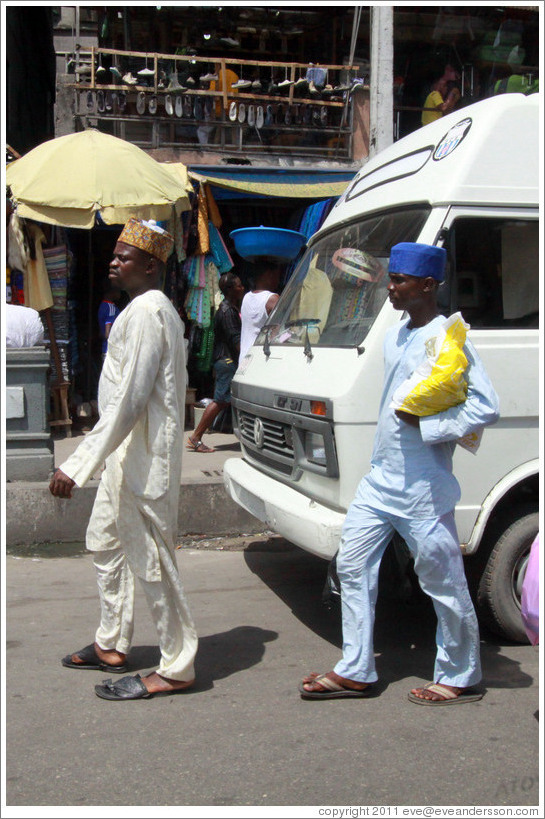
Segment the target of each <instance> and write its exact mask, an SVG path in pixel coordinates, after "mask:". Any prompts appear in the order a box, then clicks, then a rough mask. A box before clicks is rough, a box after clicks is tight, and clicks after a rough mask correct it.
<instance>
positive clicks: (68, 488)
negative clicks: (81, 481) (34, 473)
mask: <svg viewBox="0 0 545 819" xmlns="http://www.w3.org/2000/svg"><path fill="white" fill-rule="evenodd" d="M75 485H76V483H75V481H73V480H72V478H69V477H68V475H65V474H64V472H62V471H61V470H60V469H57V471H56V472H55V474H54V475H53V477H52V478H51V483H50V484H49V491H50V492H51V494H52V495H54V496H55V497H56V498H71V497H72V488H73V487H74V486H75Z"/></svg>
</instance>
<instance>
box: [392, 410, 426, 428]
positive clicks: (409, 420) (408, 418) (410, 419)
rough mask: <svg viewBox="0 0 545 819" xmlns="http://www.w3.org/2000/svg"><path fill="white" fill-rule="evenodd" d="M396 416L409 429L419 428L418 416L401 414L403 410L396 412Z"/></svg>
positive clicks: (407, 413) (408, 413) (406, 413)
mask: <svg viewBox="0 0 545 819" xmlns="http://www.w3.org/2000/svg"><path fill="white" fill-rule="evenodd" d="M396 415H397V417H398V418H400V419H401V420H402V421H405V423H406V424H409V426H410V427H420V418H419V417H418V415H411V414H410V412H403V410H396Z"/></svg>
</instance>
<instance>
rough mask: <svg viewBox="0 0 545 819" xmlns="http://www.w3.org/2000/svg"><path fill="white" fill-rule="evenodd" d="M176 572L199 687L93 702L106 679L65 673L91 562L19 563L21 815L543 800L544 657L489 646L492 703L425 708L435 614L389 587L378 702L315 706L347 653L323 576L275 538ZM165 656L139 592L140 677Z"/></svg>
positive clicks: (15, 588) (82, 639) (136, 663)
mask: <svg viewBox="0 0 545 819" xmlns="http://www.w3.org/2000/svg"><path fill="white" fill-rule="evenodd" d="M218 545H219V546H221V541H218ZM62 548H63V547H61V550H57V553H59V552H61V553H62ZM178 560H179V565H180V568H181V571H182V573H183V577H184V578H185V582H186V587H187V590H188V596H189V601H190V605H191V608H192V610H193V614H194V617H195V620H196V623H197V627H198V631H199V634H200V638H201V640H200V649H199V655H198V662H197V673H198V683H197V685H196V687H195V689H194V690H193V691H192V692H188V693H186V694H182V695H176V696H173V697H164V698H158V699H157V698H156V699H151V700H141V701H138V702H119V703H117V702H115V703H112V702H106V701H104V700H101V699H98V698H97V697H96V696H95V694H94V691H93V686H94V684H95V683H96V682H99V681H101V680H102V679H103V678H104V677H105V676H107V674H104V673H102V672H94V671H73V670H69V669H65V668H63V667H62V666H61V664H60V658H61V657H62V656H63V655H64V654H65V653H67V652H70V651H72V650H75V649H78V648H80V647H82V646H84V645H86V644H87V643H89V642H91V641H92V638H93V633H94V627H95V621H96V617H97V610H98V604H97V598H96V591H95V584H94V570H93V567H92V563H91V560H90V558H89V556H87V555H85V556H83V555H76V556H72V557H68V556H61V557H58V556H57V557H44V556H43V553H42V555H41V556H38V557H21V556H11V555H9V556H8V557H7V559H6V569H7V571H6V575H7V579H6V585H7V596H6V604H7V606H6V608H7V651H6V660H7V684H6V696H5V705H6V714H7V740H6V743H7V745H6V761H7V764H6V767H7V771H6V776H7V792H6V794H5V801H6V803H7V805H8V807H14V806H31V807H30V808H26V809H25V812H24V814H20V815H24V816H31V815H35V814H34V813H33V807H32V806H34V807H36V806H52V805H55V806H64V807H66V806H70V807H71V808H77V809H78V811H69V812H68V814H67V815H69V816H75V815H78V814H79V812H80V810H81V812H82V813H81V815H84V813H83V812H84V811H86V810H88V809H89V806H117V808H118V809H116V810H115V811H112V812H110V813H107V814H106V815H110V816H113V815H122V809H123V806H150V805H151V806H175V807H176V806H178V811H177V814H176V815H178V816H180V815H186V814H187V815H191V816H194V815H197V812H196V811H193V812H191V811H190V812H185V813H182V811H180V810H179V808H180V806H209V812H206V813H205V814H204V815H207V816H208V815H214V808H217V809H218V810H219V809H220V808H222V807H225V806H240V807H241V808H242V807H243V806H256V810H255V812H254V813H252V815H260V814H259V810H265V809H266V808H267V807H269V808H270V807H271V806H299V807H300V809H301V813H296V812H295V813H294V812H292V813H290V812H289V811H286V813H285V814H284V813H283V812H282V810H279V811H278V812H276V813H274V814H270V815H287V816H291V815H309V816H317V815H318V811H317V806H320V805H326V806H336V805H345V806H346V805H464V806H467V805H528V806H531V805H536V804H537V803H538V732H539V718H538V705H539V704H538V653H537V650H536V649H533V648H532V647H530V646H518V645H508V644H504V643H503V642H501V641H499V640H497V639H495V638H493V637H490V636H486V637H485V638H484V640H483V664H484V668H485V673H486V689H487V692H486V696H485V698H484V699H483V700H482V701H481V702H479V703H477V704H472V705H469V704H468V705H465V706H463V707H462V706H459V707H457V706H454V707H448V708H435V709H433V708H424V707H419V706H416V705H413V704H411V703H409V702H408V701H407V696H406V695H407V692H408V691H409V689H410V688H411V687H412V686H413V685H414V684H416V683H418V682H421V681H425V680H427V679H429V677H430V674H431V670H432V661H433V630H434V623H433V619H432V617H431V616H430V611H431V610H430V607H429V605H428V603H427V601H426V600H423V599H422V598H420V597H417V598H416V599H413V601H412V602H410V603H406V602H403V601H401V600H400V599H397V598H395V596H393V592H392V590H391V588H390V587H388V586H387V585H386V584H383V591H382V593H381V599H380V603H379V606H378V609H377V625H376V651H377V652H378V668H379V673H380V675H381V683H380V685H379V687H378V693H379V696H377V697H375V698H372V699H368V700H341V701H335V700H329V701H325V702H314V701H303V700H302V699H301V698H300V697H299V694H298V692H297V685H298V683H299V680H300V678H301V676H302V675H303V674H304V673H306V672H309V671H326V670H328V669H329V668H331V667H332V665H333V663H334V662H335V661H336V659H337V657H338V655H339V645H340V627H339V618H338V613H336V612H335V611H334V612H329V611H327V610H326V609H325V608H324V607H323V605H322V604H321V602H320V595H321V590H322V586H323V581H324V572H325V564H324V563H323V562H322V561H320V560H318V559H317V558H314V557H312V556H310V555H307V554H305V553H304V552H302V551H300V550H299V549H296V548H295V547H291V546H289V545H288V544H285V543H284V542H283V541H281V540H280V539H278V538H274V539H271V540H270V541H267V540H266V539H261V540H256V541H255V542H250V543H248V544H247V545H246V548H245V549H235V550H211V549H208V550H199V549H194V548H193V549H192V548H186V549H184V550H180V551H179V552H178ZM157 658H158V653H157V649H156V647H155V638H154V631H153V628H152V626H151V621H150V619H149V617H148V613H147V610H146V606H145V601H144V599H143V596H142V594H141V593H140V592H139V594H138V598H137V624H136V633H135V647H134V649H133V652H132V654H131V663H132V667H133V669H134V671H135V672H136V671H141V672H142V673H143V672H144V671H145V670H146V669H148V668H150V667H153V666H154V665H155V664H156V662H157ZM3 815H4V814H3ZM38 815H41V814H38ZM55 815H60V813H59V812H57V813H56V814H55ZM86 815H95V816H96V815H98V814H97V813H93V812H92V811H91V814H86ZM126 815H135V812H134V810H133V811H130V810H129V811H127V814H126ZM159 815H160V814H159ZM238 815H241V814H238Z"/></svg>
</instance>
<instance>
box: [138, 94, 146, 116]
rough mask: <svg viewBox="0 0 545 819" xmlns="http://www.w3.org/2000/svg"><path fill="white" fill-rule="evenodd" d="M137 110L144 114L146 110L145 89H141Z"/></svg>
mask: <svg viewBox="0 0 545 819" xmlns="http://www.w3.org/2000/svg"><path fill="white" fill-rule="evenodd" d="M136 111H137V112H138V113H139V114H143V113H145V111H146V95H145V94H144V92H143V91H140V92H139V93H138V96H137V98H136Z"/></svg>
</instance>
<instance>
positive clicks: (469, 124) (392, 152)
mask: <svg viewBox="0 0 545 819" xmlns="http://www.w3.org/2000/svg"><path fill="white" fill-rule="evenodd" d="M540 104H541V94H531V95H529V96H525V95H524V94H501V95H499V96H496V97H491V98H489V99H486V100H482V101H481V102H476V103H474V104H472V105H468V106H467V107H466V108H462V109H460V110H458V111H454V112H453V113H451V114H448V115H447V116H445V117H442V118H441V119H439V120H436V121H435V122H432V123H430V124H429V125H426V126H424V127H422V128H419V129H418V130H417V131H414V132H413V133H411V134H409V135H408V136H406V137H404V138H403V139H400V140H399V141H398V142H395V143H394V144H393V145H390V146H389V147H388V148H385V149H384V150H383V151H381V152H380V153H379V154H377V155H376V156H374V157H373V158H372V159H370V160H369V161H368V162H367V163H366V164H365V165H364V166H363V168H362V169H361V170H360V171H359V172H358V174H357V175H356V176H355V178H354V179H353V180H352V182H350V183H349V184H348V187H347V188H346V190H345V192H344V193H343V195H342V196H341V197H340V199H339V200H338V202H337V203H336V205H335V207H334V208H333V209H332V211H331V213H330V214H329V216H328V218H327V219H326V221H325V222H324V225H323V226H322V228H321V230H320V233H321V232H322V231H323V230H327V229H329V228H331V227H333V226H334V225H335V224H337V223H339V222H345V221H350V220H351V219H352V218H354V217H356V216H358V215H361V214H362V213H363V212H365V213H372V212H374V211H378V210H384V209H385V208H391V207H393V206H403V205H408V204H411V203H422V202H427V203H429V204H430V205H443V204H450V203H457V204H473V205H474V204H489V205H490V204H502V205H511V206H528V205H533V206H535V205H537V203H538V201H539V200H538V184H539V121H540V120H539V114H540Z"/></svg>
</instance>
